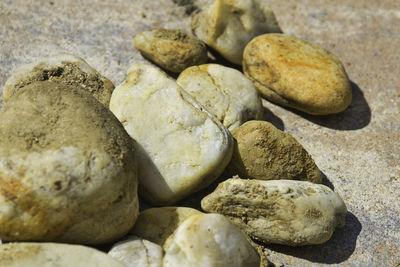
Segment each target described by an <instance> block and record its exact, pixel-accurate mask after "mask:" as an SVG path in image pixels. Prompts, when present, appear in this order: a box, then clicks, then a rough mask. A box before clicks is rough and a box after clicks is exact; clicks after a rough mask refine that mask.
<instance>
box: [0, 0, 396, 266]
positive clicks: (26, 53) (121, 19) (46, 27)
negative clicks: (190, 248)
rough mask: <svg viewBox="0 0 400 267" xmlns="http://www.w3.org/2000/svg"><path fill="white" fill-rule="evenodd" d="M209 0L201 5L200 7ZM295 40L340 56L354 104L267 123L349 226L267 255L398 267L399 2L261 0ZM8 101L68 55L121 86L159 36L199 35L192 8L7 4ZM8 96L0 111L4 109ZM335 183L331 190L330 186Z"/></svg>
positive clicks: (280, 115)
mask: <svg viewBox="0 0 400 267" xmlns="http://www.w3.org/2000/svg"><path fill="white" fill-rule="evenodd" d="M204 1H205V0H198V1H196V2H199V5H201V4H202V3H201V2H204ZM259 2H260V4H261V5H263V6H267V7H269V8H271V9H272V10H273V11H274V13H275V14H276V18H277V20H278V21H279V24H280V26H281V28H282V30H283V32H285V33H286V34H289V35H292V36H297V37H300V38H303V39H306V40H309V41H312V42H314V43H317V44H320V45H321V46H322V47H324V48H326V49H328V50H329V51H331V52H333V53H334V54H335V55H337V56H338V57H339V58H340V60H341V61H342V62H343V64H344V66H345V68H346V72H347V73H348V76H349V78H350V79H351V81H352V82H353V84H352V86H353V100H352V103H351V104H350V106H349V107H348V108H347V109H346V110H345V111H344V112H343V113H340V114H337V115H329V116H323V117H321V118H319V117H313V116H308V115H306V114H300V113H296V112H293V111H292V110H288V109H286V108H283V107H281V106H277V105H275V104H272V103H270V102H267V101H263V104H264V107H266V108H267V109H265V111H264V120H267V121H270V122H272V123H273V124H274V125H275V126H276V127H277V128H278V129H280V130H283V129H284V130H285V132H287V133H289V134H291V135H292V136H293V137H294V138H296V140H298V141H299V142H300V143H301V144H302V145H303V147H304V148H305V149H306V150H307V151H308V152H309V153H310V154H311V155H313V158H314V160H315V162H316V164H317V165H318V167H319V168H320V169H321V170H322V171H323V172H324V174H325V175H326V177H327V179H325V183H326V184H328V185H329V186H330V187H334V188H335V191H336V192H338V193H339V194H340V196H341V197H342V198H343V200H344V201H345V203H346V206H347V208H348V210H349V214H348V216H347V217H346V226H345V227H344V228H342V229H338V230H337V231H335V233H334V234H333V237H332V238H331V239H330V241H328V242H327V243H325V244H323V245H317V246H306V247H296V248H288V247H283V246H268V248H267V249H266V251H268V252H269V254H270V257H271V259H273V260H274V261H280V262H282V263H283V264H284V265H285V266H327V265H332V266H349V265H350V266H396V265H397V264H398V263H400V255H399V254H398V244H399V243H400V231H399V230H398V228H399V226H400V218H399V216H398V214H399V213H400V201H399V195H398V192H400V179H399V177H400V170H399V168H398V166H399V164H398V163H399V162H400V146H398V145H396V142H395V140H399V139H400V123H399V120H398V114H399V108H400V103H399V101H397V99H398V98H399V96H400V93H399V90H400V88H399V84H400V76H399V75H398V73H400V54H399V53H398V50H399V47H400V27H398V25H399V24H400V16H399V12H400V2H399V1H393V0H381V1H364V0H337V1H334V2H333V1H329V0H287V1H275V0H274V1H273V0H260V1H259ZM0 23H1V25H2V26H1V27H0V40H1V41H0V63H1V64H0V95H1V92H2V88H3V87H4V84H5V82H6V80H7V79H8V78H9V77H10V76H11V73H12V71H13V70H14V69H16V68H17V67H19V66H21V65H24V64H28V63H31V62H35V61H36V60H37V59H38V58H42V57H48V56H49V55H55V54H59V53H66V52H68V53H73V54H76V55H79V56H81V57H83V58H85V60H86V61H87V62H88V63H89V64H90V65H91V66H94V67H95V68H96V69H97V70H98V71H99V72H100V73H102V74H103V75H104V76H106V77H108V78H109V79H110V80H111V81H112V82H113V83H114V84H120V83H121V82H122V81H123V80H124V78H125V73H126V70H127V69H128V67H129V66H130V65H132V63H134V62H143V61H144V59H143V57H142V56H141V55H140V53H139V52H138V51H136V50H135V49H134V48H133V44H132V42H133V38H134V36H136V35H137V34H138V33H139V32H141V31H144V30H149V29H153V28H160V27H164V28H169V29H181V30H183V31H185V32H190V23H191V17H190V16H188V15H187V14H186V8H185V7H180V6H178V5H176V4H174V2H173V1H171V0H159V1H148V0H135V1H134V4H132V2H127V1H123V0H115V1H114V2H113V4H112V5H111V4H110V3H109V2H106V1H99V0H87V1H80V2H77V1H68V0H59V1H27V0H2V1H0ZM2 104H3V102H2V98H1V97H0V108H1V106H2ZM328 181H329V183H328Z"/></svg>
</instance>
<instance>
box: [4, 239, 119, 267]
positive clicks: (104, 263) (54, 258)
mask: <svg viewBox="0 0 400 267" xmlns="http://www.w3.org/2000/svg"><path fill="white" fill-rule="evenodd" d="M0 266H7V267H24V266H29V267H54V266H57V267H70V266H85V267H123V266H125V265H124V264H123V263H121V262H119V261H117V260H115V259H113V258H112V257H110V256H108V255H107V254H105V253H103V252H101V251H98V250H96V249H93V248H89V247H84V246H80V245H67V244H59V243H8V244H3V245H1V246H0Z"/></svg>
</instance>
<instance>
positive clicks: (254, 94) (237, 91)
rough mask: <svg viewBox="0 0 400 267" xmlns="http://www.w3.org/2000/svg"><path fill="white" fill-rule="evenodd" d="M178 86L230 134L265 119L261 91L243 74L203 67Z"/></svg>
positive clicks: (188, 71)
mask: <svg viewBox="0 0 400 267" xmlns="http://www.w3.org/2000/svg"><path fill="white" fill-rule="evenodd" d="M176 82H177V83H178V84H179V85H180V86H182V88H183V89H184V90H185V91H186V92H188V93H189V94H190V95H191V96H192V97H193V98H194V99H195V100H196V101H198V102H199V103H200V104H202V105H203V106H204V107H205V108H206V109H207V110H208V111H210V112H211V113H212V114H213V115H214V116H215V117H217V119H218V120H219V121H220V122H221V123H222V124H223V125H224V126H225V127H226V128H228V130H230V131H232V130H233V129H235V128H237V127H239V126H240V125H242V124H243V123H245V122H246V121H249V120H256V119H261V118H262V115H263V106H262V102H261V98H260V96H259V95H258V91H257V89H256V88H255V87H254V85H253V83H252V82H251V81H250V80H249V79H247V78H246V77H244V75H243V74H242V73H241V72H240V71H237V70H235V69H232V68H228V67H225V66H222V65H218V64H204V65H200V66H194V67H190V68H187V69H186V70H184V71H183V72H182V73H181V74H180V75H179V77H178V79H177V80H176Z"/></svg>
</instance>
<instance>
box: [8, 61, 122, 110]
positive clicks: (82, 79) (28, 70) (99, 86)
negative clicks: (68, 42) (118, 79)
mask: <svg viewBox="0 0 400 267" xmlns="http://www.w3.org/2000/svg"><path fill="white" fill-rule="evenodd" d="M37 81H53V82H59V83H63V84H66V85H72V86H78V87H81V88H83V89H85V90H88V91H89V92H90V93H91V94H92V95H93V96H94V97H95V98H96V99H97V100H98V101H99V102H100V103H102V104H103V105H104V106H106V107H108V104H109V103H110V98H111V94H112V92H113V90H114V85H113V83H112V82H111V81H110V80H108V79H107V78H105V77H104V76H102V75H101V74H100V73H98V72H97V71H96V70H95V69H93V68H92V67H91V66H89V64H87V63H86V61H85V60H83V59H82V58H80V57H77V56H74V55H72V54H60V55H56V56H53V57H48V58H44V59H40V60H39V61H38V62H36V63H31V64H28V65H24V66H21V67H19V68H17V69H16V70H14V71H13V73H12V75H11V77H10V78H9V79H8V80H7V82H6V84H5V86H4V91H3V98H4V101H8V99H9V98H10V97H11V96H12V95H14V94H15V92H16V91H18V90H19V89H20V88H22V87H24V86H26V85H28V84H31V83H33V82H37Z"/></svg>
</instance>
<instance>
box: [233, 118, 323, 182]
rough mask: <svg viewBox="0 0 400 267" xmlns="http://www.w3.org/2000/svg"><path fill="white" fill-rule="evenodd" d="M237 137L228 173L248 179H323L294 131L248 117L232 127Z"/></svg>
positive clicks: (312, 180) (235, 137) (313, 180)
mask: <svg viewBox="0 0 400 267" xmlns="http://www.w3.org/2000/svg"><path fill="white" fill-rule="evenodd" d="M232 136H233V137H234V139H235V141H236V142H235V145H234V149H233V155H232V160H231V162H230V163H229V165H228V167H227V171H228V173H230V174H231V175H232V176H233V175H239V176H240V177H241V178H246V179H259V180H279V179H283V180H302V181H310V182H313V183H321V182H322V172H321V171H320V170H319V169H318V167H317V165H316V164H315V162H314V160H313V159H312V157H311V156H310V154H308V152H307V151H306V150H305V149H304V147H303V146H302V145H301V144H300V143H299V142H298V141H297V140H296V139H295V138H294V137H292V136H291V135H290V134H288V133H285V132H282V131H280V130H279V129H277V128H275V126H273V125H272V124H271V123H269V122H266V121H248V122H246V123H245V124H243V125H242V126H240V127H239V128H236V129H235V130H233V131H232Z"/></svg>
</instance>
